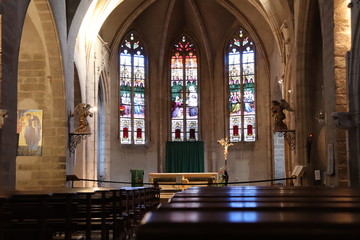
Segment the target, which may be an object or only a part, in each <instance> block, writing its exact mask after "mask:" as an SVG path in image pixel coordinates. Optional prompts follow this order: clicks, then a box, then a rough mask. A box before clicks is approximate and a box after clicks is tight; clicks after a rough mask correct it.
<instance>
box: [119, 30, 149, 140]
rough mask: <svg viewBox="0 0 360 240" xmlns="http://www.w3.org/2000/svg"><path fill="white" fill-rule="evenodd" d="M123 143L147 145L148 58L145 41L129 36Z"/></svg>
mask: <svg viewBox="0 0 360 240" xmlns="http://www.w3.org/2000/svg"><path fill="white" fill-rule="evenodd" d="M119 58H120V61H119V62H120V64H119V68H120V69H119V73H120V104H119V112H120V143H122V144H145V141H146V131H145V106H146V105H145V77H146V59H145V58H146V56H145V50H144V46H143V43H142V41H140V39H139V38H138V37H137V36H136V34H135V33H129V34H128V35H127V36H126V37H125V38H124V40H123V41H122V43H121V46H120V53H119Z"/></svg>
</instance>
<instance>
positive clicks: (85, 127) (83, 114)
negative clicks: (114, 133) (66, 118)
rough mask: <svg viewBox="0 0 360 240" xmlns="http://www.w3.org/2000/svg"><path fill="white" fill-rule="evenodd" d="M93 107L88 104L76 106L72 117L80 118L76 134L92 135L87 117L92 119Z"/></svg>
mask: <svg viewBox="0 0 360 240" xmlns="http://www.w3.org/2000/svg"><path fill="white" fill-rule="evenodd" d="M90 108H91V105H90V104H86V103H79V104H78V105H76V107H75V110H74V113H73V114H71V116H72V117H75V116H77V117H78V123H79V126H78V127H77V128H76V130H75V133H91V129H90V125H89V122H88V120H87V117H88V116H89V117H92V116H93V113H92V112H90Z"/></svg>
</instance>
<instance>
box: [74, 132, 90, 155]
mask: <svg viewBox="0 0 360 240" xmlns="http://www.w3.org/2000/svg"><path fill="white" fill-rule="evenodd" d="M90 135H91V133H69V149H70V152H75V149H76V146H77V145H78V144H79V143H80V142H81V140H85V139H86V137H88V136H90Z"/></svg>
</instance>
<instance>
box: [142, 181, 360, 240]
mask: <svg viewBox="0 0 360 240" xmlns="http://www.w3.org/2000/svg"><path fill="white" fill-rule="evenodd" d="M359 194H360V189H352V188H319V187H316V188H315V187H314V188H313V187H309V188H306V187H301V188H299V187H296V188H295V187H280V186H279V187H278V186H271V187H208V188H206V187H193V188H189V189H187V190H184V191H182V192H179V193H176V194H175V195H174V197H172V198H171V199H170V200H169V203H163V204H160V205H159V207H158V208H157V209H156V210H155V211H151V212H149V213H147V214H146V216H145V217H144V219H143V221H142V223H141V225H140V226H139V231H138V235H137V237H138V238H137V239H138V240H144V239H199V238H201V239H206V238H208V239H216V238H220V239H235V238H244V239H265V238H266V239H268V238H275V239H355V238H357V237H358V236H360V235H359V234H360V208H359V206H360V195H359Z"/></svg>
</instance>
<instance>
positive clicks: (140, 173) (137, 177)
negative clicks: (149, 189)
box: [130, 169, 144, 187]
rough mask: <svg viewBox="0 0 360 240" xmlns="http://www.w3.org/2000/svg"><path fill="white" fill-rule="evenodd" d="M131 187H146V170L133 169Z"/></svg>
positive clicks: (131, 171)
mask: <svg viewBox="0 0 360 240" xmlns="http://www.w3.org/2000/svg"><path fill="white" fill-rule="evenodd" d="M130 173H131V186H132V187H142V186H144V184H143V183H144V170H135V169H131V170H130Z"/></svg>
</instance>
